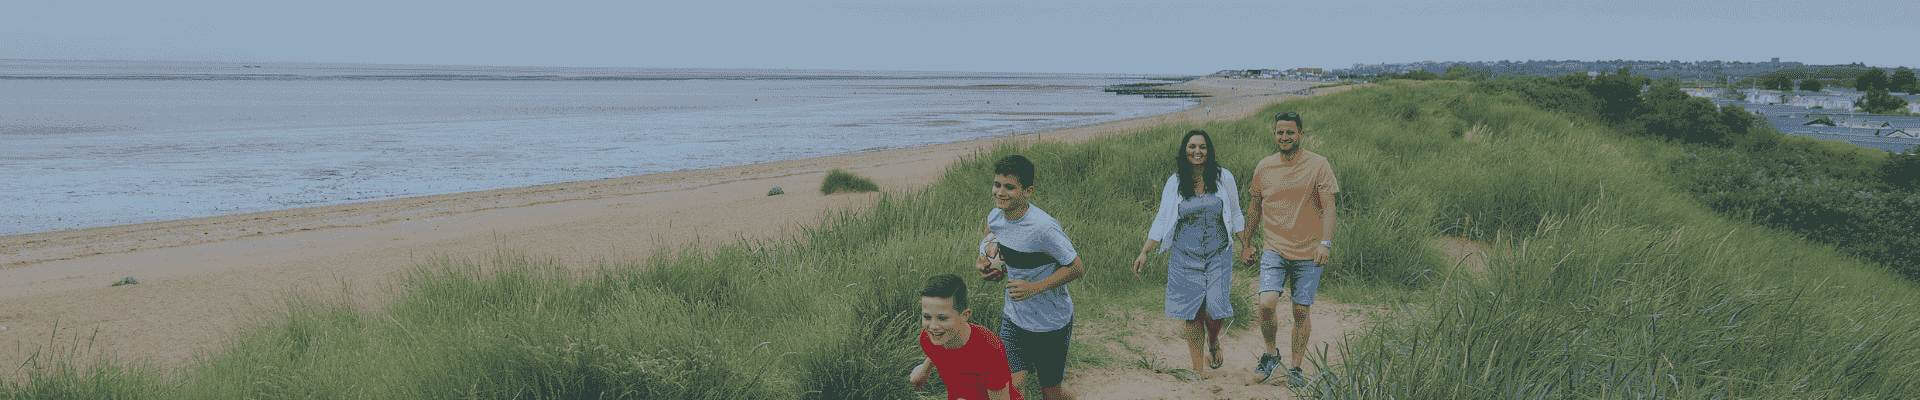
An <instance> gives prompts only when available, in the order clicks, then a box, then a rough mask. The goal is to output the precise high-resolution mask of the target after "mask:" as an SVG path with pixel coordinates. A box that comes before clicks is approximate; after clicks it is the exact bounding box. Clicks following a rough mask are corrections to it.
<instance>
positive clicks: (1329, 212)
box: [1313, 192, 1340, 267]
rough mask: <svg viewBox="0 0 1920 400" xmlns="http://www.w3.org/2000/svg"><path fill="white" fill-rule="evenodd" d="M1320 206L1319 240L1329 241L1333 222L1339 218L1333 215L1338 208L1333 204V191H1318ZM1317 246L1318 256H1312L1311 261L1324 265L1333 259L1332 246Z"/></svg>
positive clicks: (1331, 236) (1331, 239) (1331, 235)
mask: <svg viewBox="0 0 1920 400" xmlns="http://www.w3.org/2000/svg"><path fill="white" fill-rule="evenodd" d="M1320 206H1321V209H1320V240H1325V241H1329V242H1331V241H1333V224H1334V222H1335V221H1337V220H1338V219H1339V218H1336V217H1335V216H1334V210H1338V209H1340V208H1339V207H1335V206H1334V203H1333V193H1328V192H1320ZM1316 245H1318V243H1316ZM1318 247H1319V248H1320V251H1319V254H1318V256H1317V257H1314V260H1313V263H1314V264H1316V265H1319V266H1321V267H1325V266H1326V265H1327V261H1329V260H1332V259H1333V248H1332V247H1330V246H1318Z"/></svg>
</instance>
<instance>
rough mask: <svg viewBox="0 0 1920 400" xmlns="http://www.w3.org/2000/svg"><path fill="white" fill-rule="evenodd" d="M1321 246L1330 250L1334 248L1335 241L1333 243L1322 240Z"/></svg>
mask: <svg viewBox="0 0 1920 400" xmlns="http://www.w3.org/2000/svg"><path fill="white" fill-rule="evenodd" d="M1320 246H1321V247H1326V248H1329V249H1331V248H1333V241H1332V240H1322V241H1320Z"/></svg>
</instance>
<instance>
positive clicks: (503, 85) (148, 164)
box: [0, 60, 1193, 235]
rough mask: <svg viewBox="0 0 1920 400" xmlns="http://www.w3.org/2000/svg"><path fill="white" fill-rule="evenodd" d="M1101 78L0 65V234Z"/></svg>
mask: <svg viewBox="0 0 1920 400" xmlns="http://www.w3.org/2000/svg"><path fill="white" fill-rule="evenodd" d="M1142 81H1146V79H1143V78H1142V77H1131V76H1114V75H1057V74H992V73H933V72H885V71H880V72H874V71H795V70H693V69H596V68H528V67H449V66H406V65H399V66H395V65H352V64H260V65H242V64H214V63H155V62H100V61H34V60H0V235H4V234H19V233H31V232H43V231H53V230H62V229H73V228H84V227H94V226H106V225H117V224H128V223H140V222H152V221H162V220H171V219H180V218H192V217H204V216H213V215H221V214H231V213H240V212H252V211H265V210H275V209H286V208H295V207H305V206H316V205H327V204H339V203H348V202H358V201H368V200H378V199H387V198H395V197H405V196H418V195H429V194H440V193H453V192H464V191H475V190H486V189H496V188H505V187H515V186H526V185H536V184H545V183H556V182H567V181H577V180H588V179H598V178H608V177H618V176H627V175H637V174H646V173H656V172H666V171H675V170H685V169H697V168H710V167H720V166H729V165H741V164H750V163H756V162H764V161H775V160H786V159H795V158H806V157H814V156H822V155H830V154H839V153H848V152H854V151H861V150H869V149H884V148H897V147H907V146H916V145H924V144H931V143H945V142H954V141H961V140H967V139H974V138H981V137H989V136H1001V135H1009V134H1016V133H1024V132H1033V131H1039V130H1046V129H1053V128H1060V127H1067V126H1075V125H1087V124H1094V123H1099V122H1105V121H1111V120H1118V119H1126V118H1132V117H1138V116H1143V115H1150V114H1158V113H1166V112H1172V111H1176V110H1179V109H1183V108H1187V107H1190V106H1192V104H1193V103H1192V101H1190V100H1184V99H1147V98H1141V97H1135V96H1116V95H1112V94H1108V93H1104V92H1101V91H1100V88H1101V87H1102V86H1105V85H1110V84H1116V83H1129V82H1142Z"/></svg>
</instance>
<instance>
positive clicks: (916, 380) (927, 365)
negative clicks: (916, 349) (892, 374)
mask: <svg viewBox="0 0 1920 400" xmlns="http://www.w3.org/2000/svg"><path fill="white" fill-rule="evenodd" d="M930 376H933V360H931V359H927V358H921V359H920V365H915V366H913V372H912V373H909V374H907V384H908V385H911V386H912V387H913V390H920V387H921V386H924V385H926V384H927V377H930Z"/></svg>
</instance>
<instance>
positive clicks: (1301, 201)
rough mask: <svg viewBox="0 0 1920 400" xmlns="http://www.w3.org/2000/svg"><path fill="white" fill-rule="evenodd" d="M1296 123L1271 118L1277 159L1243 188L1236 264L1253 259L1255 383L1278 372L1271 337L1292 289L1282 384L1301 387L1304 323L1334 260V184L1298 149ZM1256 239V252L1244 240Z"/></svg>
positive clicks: (1322, 162) (1307, 325)
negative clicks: (1243, 220) (1262, 343)
mask: <svg viewBox="0 0 1920 400" xmlns="http://www.w3.org/2000/svg"><path fill="white" fill-rule="evenodd" d="M1304 126H1305V125H1304V124H1303V123H1302V122H1301V120H1300V115H1299V114H1296V113H1292V112H1283V113H1280V114H1279V115H1275V116H1274V122H1273V141H1274V144H1275V145H1277V146H1279V149H1280V151H1279V152H1277V153H1274V154H1273V155H1270V156H1267V158H1264V159H1261V160H1260V164H1258V165H1257V166H1255V167H1254V169H1253V182H1252V183H1250V184H1248V190H1247V195H1248V196H1247V197H1248V203H1249V204H1247V207H1246V212H1247V226H1246V229H1245V230H1242V231H1241V232H1240V235H1241V237H1240V243H1242V245H1241V251H1240V258H1241V260H1243V262H1246V263H1247V264H1254V263H1255V261H1256V259H1255V258H1254V254H1255V253H1254V252H1255V251H1256V249H1257V250H1258V251H1259V254H1260V258H1259V259H1258V260H1257V261H1258V262H1259V264H1258V265H1259V266H1260V304H1259V310H1257V313H1256V315H1258V316H1259V318H1260V334H1261V335H1262V336H1263V337H1264V338H1265V339H1266V344H1267V348H1265V349H1261V351H1262V353H1261V355H1260V362H1259V364H1257V366H1255V367H1254V371H1255V372H1258V373H1260V374H1261V381H1262V382H1264V381H1266V379H1267V378H1270V377H1272V376H1273V373H1274V371H1275V370H1277V369H1279V364H1280V346H1279V345H1278V344H1277V343H1276V338H1275V337H1274V336H1275V335H1276V334H1278V333H1279V332H1278V331H1279V330H1280V322H1279V318H1278V317H1277V316H1276V315H1275V314H1276V313H1277V312H1278V308H1279V305H1280V295H1281V294H1282V293H1285V292H1286V291H1287V289H1288V288H1289V285H1288V283H1289V282H1291V283H1292V285H1291V288H1292V289H1293V296H1292V300H1293V340H1292V343H1293V346H1292V350H1293V351H1292V352H1291V353H1290V354H1289V355H1290V356H1291V357H1289V358H1290V361H1292V364H1293V366H1292V368H1289V369H1288V370H1287V384H1288V385H1290V386H1300V385H1304V384H1306V376H1305V375H1304V374H1303V373H1301V371H1300V366H1301V363H1302V362H1303V361H1304V360H1305V356H1306V353H1307V337H1308V336H1309V335H1310V334H1311V333H1312V332H1313V324H1312V322H1311V321H1310V320H1309V319H1307V317H1308V314H1309V311H1310V309H1311V308H1312V306H1313V295H1314V292H1316V291H1318V290H1319V289H1320V273H1321V270H1322V268H1323V266H1325V265H1326V263H1327V259H1328V258H1330V257H1332V254H1333V226H1334V212H1333V211H1334V196H1333V195H1334V194H1335V193H1339V192H1340V182H1339V181H1338V180H1336V179H1334V176H1333V164H1332V163H1330V162H1328V161H1327V158H1326V157H1322V156H1320V155H1319V154H1314V153H1313V152H1311V151H1307V150H1306V149H1302V148H1301V146H1300V145H1301V142H1302V141H1303V140H1304V139H1305V138H1306V132H1305V128H1304ZM1255 232H1258V233H1259V235H1261V237H1262V242H1263V243H1262V245H1261V246H1259V247H1255V246H1253V245H1252V243H1253V241H1252V238H1251V237H1250V236H1251V235H1253V234H1254V233H1255Z"/></svg>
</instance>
